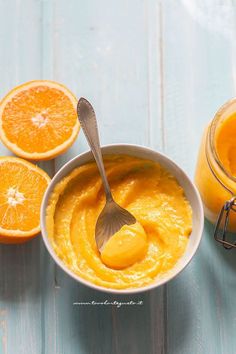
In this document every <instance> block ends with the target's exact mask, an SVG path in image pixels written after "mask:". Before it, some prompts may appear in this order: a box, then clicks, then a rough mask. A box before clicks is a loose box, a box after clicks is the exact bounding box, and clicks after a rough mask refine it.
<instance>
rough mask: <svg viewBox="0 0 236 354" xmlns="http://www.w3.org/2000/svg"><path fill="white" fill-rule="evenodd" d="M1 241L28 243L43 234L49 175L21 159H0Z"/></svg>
mask: <svg viewBox="0 0 236 354" xmlns="http://www.w3.org/2000/svg"><path fill="white" fill-rule="evenodd" d="M0 176H1V179H0V242H5V243H18V242H24V241H27V240H28V239H30V238H32V237H33V236H35V235H36V234H37V233H39V231H40V207H41V202H42V199H43V195H44V192H45V190H46V188H47V186H48V184H49V182H50V178H49V176H48V175H47V173H46V172H44V171H43V170H42V169H41V168H39V167H37V166H36V165H34V164H32V163H30V162H28V161H25V160H23V159H20V158H17V157H9V156H7V157H0Z"/></svg>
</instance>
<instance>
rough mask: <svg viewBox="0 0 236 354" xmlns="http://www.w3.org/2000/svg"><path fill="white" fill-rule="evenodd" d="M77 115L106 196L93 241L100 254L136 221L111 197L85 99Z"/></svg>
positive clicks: (94, 123)
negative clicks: (123, 230) (116, 235)
mask: <svg viewBox="0 0 236 354" xmlns="http://www.w3.org/2000/svg"><path fill="white" fill-rule="evenodd" d="M77 114H78V118H79V121H80V124H81V127H82V129H83V132H84V134H85V136H86V139H87V141H88V144H89V146H90V148H91V150H92V153H93V156H94V158H95V161H96V163H97V167H98V169H99V172H100V175H101V178H102V182H103V187H104V190H105V194H106V204H105V206H104V208H103V209H102V211H101V213H100V215H99V216H98V219H97V223H96V227H95V239H96V243H97V247H98V250H99V251H100V252H101V250H102V248H103V247H104V246H105V244H106V242H107V241H108V240H109V238H110V237H111V236H112V235H114V233H116V232H117V231H119V230H120V229H121V227H122V226H123V225H131V224H134V223H135V222H136V219H135V217H134V216H133V215H132V214H130V212H128V211H127V210H126V209H124V208H122V207H120V206H119V205H118V204H117V203H116V202H115V201H114V199H113V197H112V194H111V190H110V186H109V184H108V181H107V177H106V172H105V169H104V164H103V159H102V153H101V148H100V141H99V134H98V127H97V120H96V115H95V112H94V109H93V107H92V105H91V104H90V103H89V102H88V101H87V100H86V99H85V98H80V100H79V102H78V106H77Z"/></svg>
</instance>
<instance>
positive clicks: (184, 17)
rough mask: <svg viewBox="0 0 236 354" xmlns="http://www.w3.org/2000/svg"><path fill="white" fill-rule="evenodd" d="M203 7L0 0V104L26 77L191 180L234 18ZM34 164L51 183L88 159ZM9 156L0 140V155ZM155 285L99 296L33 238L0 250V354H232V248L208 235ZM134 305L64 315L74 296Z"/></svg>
mask: <svg viewBox="0 0 236 354" xmlns="http://www.w3.org/2000/svg"><path fill="white" fill-rule="evenodd" d="M235 6H236V5H235V4H234V3H233V2H232V1H230V0H226V1H224V2H223V1H222V0H215V1H214V2H213V1H211V0H203V1H197V0H192V1H188V0H179V1H175V0H165V1H164V0H159V1H156V0H129V1H126V0H120V1H108V0H100V1H98V0H88V1H86V2H85V1H80V0H79V1H78V0H70V1H65V0H57V1H53V0H41V1H40V0H9V1H3V0H1V1H0V18H1V21H0V48H1V51H0V73H1V75H0V77H1V86H0V95H1V96H3V95H4V94H5V93H6V92H7V91H8V90H9V89H11V88H12V87H14V86H15V85H17V84H19V83H21V82H24V81H27V80H32V79H38V78H44V79H53V80H57V81H59V82H62V83H64V84H66V85H67V86H68V87H69V88H70V89H71V90H72V91H74V92H75V93H76V94H77V96H78V97H80V96H85V97H87V98H88V99H89V100H91V102H92V103H93V105H94V107H95V109H96V112H97V116H98V120H99V126H100V132H101V141H102V143H103V144H109V143H116V142H117V143H120V142H126V143H135V144H141V145H147V146H150V147H153V148H155V149H157V150H161V151H163V152H165V153H166V154H168V155H169V156H170V157H172V158H173V159H174V160H175V161H176V162H177V163H179V164H180V165H181V166H182V167H183V168H184V169H185V170H186V171H187V172H188V173H189V174H190V175H191V176H193V173H194V166H195V161H196V155H197V150H198V146H199V143H200V137H201V134H202V130H203V127H204V126H205V125H206V123H207V122H208V121H209V120H210V119H211V118H212V116H213V114H214V112H215V111H216V110H217V109H218V107H219V106H220V105H221V104H222V103H224V101H226V100H227V99H229V98H230V97H232V96H234V95H235V88H236V87H235V83H236V81H235V79H236V67H235V66H236V64H235V58H236V57H235V40H234V39H235V11H236V7H235ZM87 149H88V147H87V144H86V141H85V139H84V137H83V134H82V132H81V133H80V136H79V139H78V140H77V141H76V142H75V144H74V145H73V146H72V148H71V149H70V150H69V151H68V152H67V153H66V154H65V155H63V156H61V157H59V158H57V159H56V160H55V161H51V162H46V163H42V164H40V166H42V167H43V168H44V169H45V170H46V171H48V173H49V174H50V175H51V176H52V175H53V174H54V173H55V172H56V171H57V170H58V169H59V168H60V167H61V166H62V165H63V164H64V163H65V162H66V161H68V160H69V159H70V158H72V157H74V156H76V155H77V154H79V153H81V152H83V151H85V150H87ZM8 154H10V152H9V151H7V149H6V148H5V147H3V146H2V145H0V155H8ZM211 235H212V226H211V225H210V224H208V223H206V227H205V231H204V237H203V241H202V244H201V246H200V250H199V252H198V254H197V255H196V257H195V258H194V260H193V262H192V263H191V265H189V267H188V268H187V269H186V270H185V271H184V272H183V273H182V274H181V275H180V276H179V277H178V278H176V279H175V280H173V281H172V282H171V283H169V284H168V285H167V286H164V287H161V288H159V289H157V290H155V291H152V292H149V293H146V294H140V295H135V296H128V297H127V296H111V295H107V294H105V293H98V292H95V291H93V290H91V289H88V288H86V287H84V286H80V285H78V284H77V283H76V282H75V281H73V280H72V279H70V278H69V277H68V276H67V275H65V274H64V273H63V272H62V271H61V270H60V269H59V268H58V267H57V266H56V265H55V264H54V262H53V261H52V260H51V258H50V257H49V255H48V253H47V252H46V250H45V248H44V245H43V244H42V242H41V240H40V238H38V239H35V240H33V241H32V242H30V243H28V244H25V245H20V246H7V245H2V246H0V268H1V275H0V354H2V353H4V354H6V353H8V354H15V353H17V354H41V353H43V354H75V353H76V354H78V353H79V354H93V353H96V354H97V353H98V354H110V353H112V354H120V353H122V354H123V353H130V354H132V353H135V354H144V353H145V354H146V353H148V354H159V353H165V354H189V353H194V354H205V353H209V354H231V353H232V354H233V353H235V352H236V340H235V338H234V337H235V336H234V333H235V330H236V322H235V318H236V317H235V310H234V308H235V307H236V300H235V292H236V291H235V290H236V289H235V288H236V285H235V284H236V283H235V266H236V264H235V263H236V256H235V254H234V252H225V251H224V250H223V249H221V248H220V247H219V246H218V245H216V244H215V243H214V242H213V240H212V237H211ZM91 300H95V301H98V302H99V301H104V300H108V301H112V300H118V301H128V300H133V301H138V300H142V301H143V306H126V307H125V306H123V307H121V308H116V307H114V306H73V303H74V302H80V301H91Z"/></svg>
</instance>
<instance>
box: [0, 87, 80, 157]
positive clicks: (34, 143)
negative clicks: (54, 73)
mask: <svg viewBox="0 0 236 354" xmlns="http://www.w3.org/2000/svg"><path fill="white" fill-rule="evenodd" d="M76 106H77V99H76V97H75V96H74V95H73V94H72V93H71V92H70V91H69V90H68V89H67V88H66V87H64V86H63V85H61V84H58V83H56V82H52V81H46V80H37V81H30V82H28V83H25V84H23V85H21V86H18V87H16V88H15V89H13V90H12V91H11V92H10V93H8V95H7V96H6V97H5V98H3V100H2V102H1V104H0V138H1V140H2V141H3V143H4V144H5V145H6V146H7V147H8V148H9V149H10V150H11V151H13V152H14V153H15V154H17V155H18V156H21V157H24V158H27V159H32V160H44V159H50V158H53V157H55V156H57V155H59V154H61V153H62V152H64V151H65V150H67V149H68V148H69V147H70V146H71V145H72V143H73V142H74V140H75V138H76V136H77V134H78V132H79V122H78V118H77V114H76Z"/></svg>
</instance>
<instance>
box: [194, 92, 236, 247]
mask: <svg viewBox="0 0 236 354" xmlns="http://www.w3.org/2000/svg"><path fill="white" fill-rule="evenodd" d="M233 113H235V114H236V98H235V99H232V100H230V101H228V102H227V103H226V104H224V106H222V107H221V108H220V109H219V111H218V112H217V113H216V115H215V117H214V118H213V120H212V121H211V123H210V124H209V125H208V126H207V128H206V129H205V132H204V135H203V138H202V143H201V146H200V150H199V155H198V161H197V166H196V172H195V182H196V185H197V187H198V190H199V192H200V195H201V198H202V201H203V205H204V211H205V216H206V218H207V219H208V220H210V221H211V222H212V223H216V229H215V238H216V239H217V240H218V241H220V242H221V240H223V242H222V243H223V244H224V245H225V246H226V248H231V247H236V246H235V245H234V244H232V243H228V242H227V240H226V233H227V232H226V231H227V230H229V231H233V232H235V231H236V212H234V211H236V198H235V196H236V178H235V176H233V175H232V174H231V173H230V172H229V171H228V170H227V169H226V168H225V166H223V164H222V162H221V161H220V159H219V156H218V153H217V150H216V137H217V134H218V132H219V129H220V128H221V127H222V124H223V123H225V121H226V120H227V119H228V118H229V117H230V116H232V114H233ZM235 139H236V137H235ZM235 160H236V155H235ZM220 229H221V230H223V231H221V235H220V237H219V230H220ZM219 239H220V240H219Z"/></svg>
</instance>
